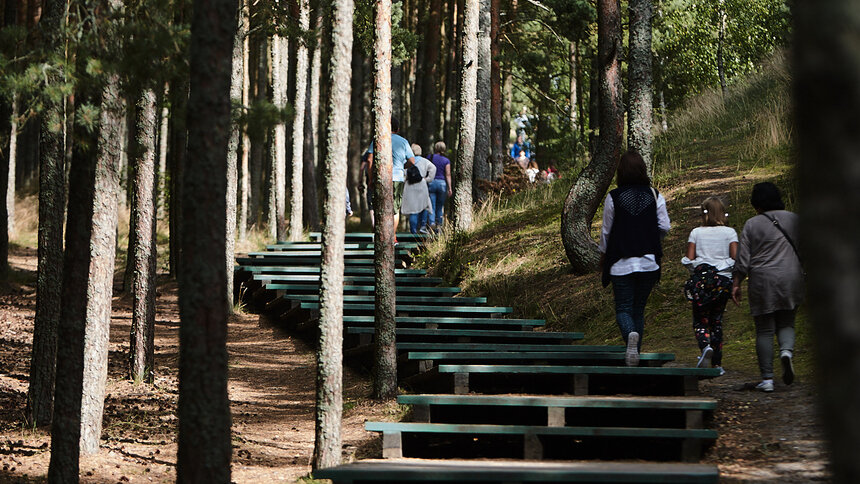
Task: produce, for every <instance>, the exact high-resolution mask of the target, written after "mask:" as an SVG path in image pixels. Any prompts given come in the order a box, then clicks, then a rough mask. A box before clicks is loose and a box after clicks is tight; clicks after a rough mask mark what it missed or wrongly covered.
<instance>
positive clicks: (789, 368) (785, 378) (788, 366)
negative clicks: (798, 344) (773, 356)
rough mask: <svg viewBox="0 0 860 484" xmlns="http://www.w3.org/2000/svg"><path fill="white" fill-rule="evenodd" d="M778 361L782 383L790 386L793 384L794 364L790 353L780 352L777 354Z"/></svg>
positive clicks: (786, 351)
mask: <svg viewBox="0 0 860 484" xmlns="http://www.w3.org/2000/svg"><path fill="white" fill-rule="evenodd" d="M779 360H780V361H781V362H782V382H783V383H785V384H786V385H791V384H792V383H794V363H792V361H791V352H790V351H788V350H782V351H781V352H780V354H779Z"/></svg>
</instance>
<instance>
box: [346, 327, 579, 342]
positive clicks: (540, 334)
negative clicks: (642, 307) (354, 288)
mask: <svg viewBox="0 0 860 484" xmlns="http://www.w3.org/2000/svg"><path fill="white" fill-rule="evenodd" d="M346 332H347V333H349V334H373V333H374V332H375V329H374V328H365V327H355V326H350V327H347V328H346ZM397 334H398V335H402V336H469V337H473V336H483V337H499V338H523V339H546V340H569V339H582V338H584V337H585V335H583V334H582V333H579V332H568V333H562V332H555V331H553V332H549V331H508V330H498V329H425V328H398V329H397Z"/></svg>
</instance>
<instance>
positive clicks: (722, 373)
mask: <svg viewBox="0 0 860 484" xmlns="http://www.w3.org/2000/svg"><path fill="white" fill-rule="evenodd" d="M714 368H719V369H720V376H723V375H725V374H726V370H724V369H723V367H722V366H715V367H714Z"/></svg>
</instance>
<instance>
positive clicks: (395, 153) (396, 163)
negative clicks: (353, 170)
mask: <svg viewBox="0 0 860 484" xmlns="http://www.w3.org/2000/svg"><path fill="white" fill-rule="evenodd" d="M398 131H400V121H399V120H398V119H397V118H396V117H394V116H392V117H391V163H392V166H391V181H393V182H394V213H393V214H391V217H392V218H393V219H394V233H395V242H396V237H397V236H396V234H397V224H398V222H399V221H400V205H401V203H402V202H403V184H404V183H405V182H406V169H407V168H409V167H410V166H412V165H414V164H415V154H414V153H413V152H412V146H411V145H410V144H409V142H408V141H406V138H404V137H402V136H400V135H399V134H397V132H398ZM367 151H368V153H369V155H368V157H367V170H368V173H372V171H370V170H372V169H373V142H371V143H370V148H369V149H368V150H367Z"/></svg>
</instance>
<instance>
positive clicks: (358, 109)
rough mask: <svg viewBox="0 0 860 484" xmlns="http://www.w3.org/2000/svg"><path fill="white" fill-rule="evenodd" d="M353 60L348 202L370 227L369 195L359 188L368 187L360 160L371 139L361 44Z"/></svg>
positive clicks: (353, 50) (354, 53) (353, 55)
mask: <svg viewBox="0 0 860 484" xmlns="http://www.w3.org/2000/svg"><path fill="white" fill-rule="evenodd" d="M351 57H352V63H351V67H350V68H351V70H352V73H351V77H352V81H351V82H352V89H351V91H352V92H351V94H350V103H349V105H350V108H349V113H350V116H349V132H350V133H352V135H351V136H350V137H349V189H350V192H349V199H350V201H351V202H352V209H353V210H355V211H356V212H357V213H358V215H359V216H360V217H361V221H362V223H370V208H369V207H368V206H367V191H366V190H362V189H361V188H360V187H364V186H365V185H366V184H367V178H366V176H365V174H364V173H362V172H361V157H362V155H363V154H364V149H365V143H367V139H368V138H369V136H367V137H365V136H364V134H365V131H366V130H367V126H366V124H368V123H369V121H368V122H365V121H364V102H363V101H364V94H365V90H364V59H363V58H362V54H361V45H359V43H358V42H353V44H352V55H351ZM371 187H372V185H371ZM365 188H366V187H365ZM371 189H372V188H371Z"/></svg>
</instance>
